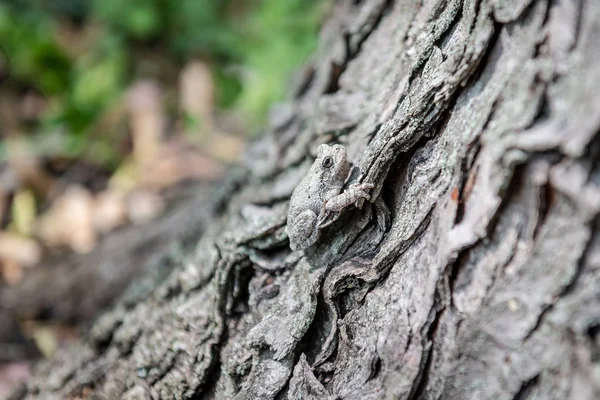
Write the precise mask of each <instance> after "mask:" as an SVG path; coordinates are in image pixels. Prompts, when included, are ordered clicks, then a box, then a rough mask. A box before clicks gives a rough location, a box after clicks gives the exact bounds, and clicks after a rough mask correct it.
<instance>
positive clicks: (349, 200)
mask: <svg viewBox="0 0 600 400" xmlns="http://www.w3.org/2000/svg"><path fill="white" fill-rule="evenodd" d="M374 186H375V185H373V184H372V183H353V184H351V185H350V186H349V187H348V189H346V190H344V192H342V193H340V194H338V195H337V196H334V197H332V198H330V199H329V200H327V201H326V202H325V206H324V208H325V211H326V212H329V213H330V212H339V211H342V210H343V209H345V208H347V207H349V206H351V205H352V204H354V203H356V202H357V201H358V200H359V199H366V200H369V199H370V198H371V196H369V193H367V192H368V190H369V189H372V188H373V187H374Z"/></svg>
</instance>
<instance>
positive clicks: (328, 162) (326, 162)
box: [322, 156, 333, 168]
mask: <svg viewBox="0 0 600 400" xmlns="http://www.w3.org/2000/svg"><path fill="white" fill-rule="evenodd" d="M322 165H323V168H331V167H332V166H333V158H331V156H327V157H325V158H324V159H323V164H322Z"/></svg>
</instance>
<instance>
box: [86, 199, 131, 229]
mask: <svg viewBox="0 0 600 400" xmlns="http://www.w3.org/2000/svg"><path fill="white" fill-rule="evenodd" d="M92 213H93V214H92V220H93V224H94V228H95V229H96V230H97V231H99V232H102V233H105V232H109V231H111V230H113V229H115V228H116V227H118V226H120V225H122V224H124V223H125V222H126V221H127V207H126V205H125V197H124V196H123V195H122V194H120V193H118V192H115V191H112V190H107V191H104V192H102V193H99V194H98V195H97V196H96V199H95V201H94V209H93V211H92Z"/></svg>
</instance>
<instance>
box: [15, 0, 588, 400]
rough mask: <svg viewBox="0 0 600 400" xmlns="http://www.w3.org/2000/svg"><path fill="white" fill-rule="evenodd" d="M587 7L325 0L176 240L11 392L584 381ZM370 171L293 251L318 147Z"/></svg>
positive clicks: (485, 391) (538, 394)
mask: <svg viewBox="0 0 600 400" xmlns="http://www.w3.org/2000/svg"><path fill="white" fill-rule="evenodd" d="M598 37H600V3H597V2H596V1H594V0H578V1H567V0H548V1H543V0H538V1H536V0H529V1H527V0H512V1H508V0H505V1H503V0H464V1H461V0H424V1H422V2H416V1H413V0H397V1H383V0H364V1H354V2H351V1H340V2H338V3H336V6H335V10H334V12H332V15H331V18H330V20H329V21H328V23H327V24H326V25H325V26H324V28H323V31H322V39H321V48H320V50H319V51H318V52H317V54H315V57H314V61H313V62H312V63H311V64H310V65H309V66H307V68H306V70H305V72H304V75H303V79H299V80H298V81H297V82H296V83H295V85H294V87H293V88H292V90H291V93H292V95H291V97H290V99H289V102H288V103H287V104H286V105H284V106H280V107H278V108H275V109H274V110H273V118H272V121H271V124H270V126H269V131H268V134H267V135H266V136H265V137H264V138H263V139H262V140H261V141H259V142H257V143H256V145H255V146H254V148H253V149H251V150H250V151H249V153H248V160H250V161H249V163H248V166H247V170H246V173H242V174H239V175H237V176H232V177H231V178H230V181H229V182H228V186H227V185H226V186H227V187H231V188H232V190H229V191H225V192H224V193H222V194H221V196H222V199H223V201H222V203H221V204H223V207H222V209H221V212H220V213H219V214H218V215H215V216H214V220H213V223H212V224H211V225H210V228H209V230H208V232H206V233H205V234H204V235H203V236H202V238H201V239H200V241H199V243H198V246H197V247H196V249H195V250H194V251H192V252H191V253H190V254H189V255H187V256H186V257H185V258H184V259H183V260H181V261H180V262H179V263H177V266H176V268H175V270H174V272H173V273H172V274H171V275H170V277H169V278H168V279H167V280H166V281H163V282H158V283H157V285H156V288H155V289H154V290H153V291H148V292H145V295H144V296H138V297H137V298H136V299H135V301H122V302H121V303H120V304H119V305H117V306H116V307H115V308H114V309H113V310H111V311H110V312H108V313H106V314H105V315H103V316H102V317H101V318H99V319H98V320H97V322H96V323H95V325H94V326H93V328H92V329H91V331H90V332H89V335H88V337H87V339H86V340H84V341H82V342H81V343H79V344H78V345H77V346H75V347H74V348H72V349H69V350H67V351H65V352H64V353H62V354H60V355H59V356H57V358H56V359H54V360H50V361H48V362H45V363H42V364H41V365H39V368H38V372H37V374H36V376H35V378H33V379H31V380H30V381H29V382H28V384H27V386H26V387H25V388H23V390H22V391H21V392H20V393H18V394H17V396H16V397H17V398H23V399H32V398H42V399H43V398H65V397H69V396H76V395H80V394H81V393H83V392H84V389H86V390H85V393H86V394H87V395H88V396H90V397H94V396H95V398H124V399H143V398H164V399H170V398H177V399H184V398H207V399H212V398H214V399H224V398H227V399H229V398H233V399H254V398H260V399H285V398H289V399H317V398H331V399H335V398H340V399H384V398H402V399H482V398H493V399H524V398H544V399H568V398H570V399H578V400H579V399H595V398H599V397H600V376H599V375H598V366H599V364H598V363H599V362H600V361H599V360H600V347H599V343H600V272H599V271H600V236H599V235H598V231H599V218H598V213H599V211H600V163H599V159H600V157H599V155H600V140H599V135H598V128H599V125H600V112H598V104H600V45H599V42H598ZM323 142H329V143H332V142H337V143H342V144H344V145H345V146H346V147H347V149H348V156H349V159H350V160H351V161H352V162H353V163H354V164H355V165H357V166H358V167H360V172H359V173H357V174H356V176H355V177H354V178H355V179H356V180H358V181H360V182H365V183H374V184H375V185H376V186H375V188H374V189H373V192H372V198H371V201H370V202H368V203H365V204H363V205H362V208H360V209H358V208H357V209H354V210H352V211H348V212H346V213H345V214H344V215H343V216H342V217H341V218H340V219H339V220H337V221H336V222H335V223H334V224H333V225H331V226H330V227H328V228H327V229H326V230H325V231H324V232H323V235H322V236H321V238H320V240H319V242H318V243H317V244H316V245H315V246H313V247H312V248H310V249H308V250H306V251H305V252H304V254H301V253H292V252H291V251H290V250H289V247H288V241H287V237H286V234H285V224H286V212H287V207H288V201H289V196H290V194H291V192H292V190H293V189H294V187H295V186H296V185H297V184H298V182H299V181H300V180H301V179H302V177H303V176H304V174H305V173H306V171H307V170H308V168H309V166H310V164H311V163H312V159H313V158H314V155H315V153H316V148H317V146H318V144H320V143H323Z"/></svg>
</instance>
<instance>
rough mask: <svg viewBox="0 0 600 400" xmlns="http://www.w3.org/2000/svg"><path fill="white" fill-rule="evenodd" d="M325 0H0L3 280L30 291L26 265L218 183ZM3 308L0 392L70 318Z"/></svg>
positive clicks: (94, 244)
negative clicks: (191, 188) (193, 187)
mask: <svg viewBox="0 0 600 400" xmlns="http://www.w3.org/2000/svg"><path fill="white" fill-rule="evenodd" d="M328 6H329V2H328V1H318V0H219V1H217V0H178V1H173V0H127V1H124V0H88V1H86V0H0V294H1V291H5V293H7V292H6V291H9V290H10V296H11V297H10V298H11V299H13V298H19V296H21V297H26V296H31V295H30V293H29V292H27V290H30V291H31V290H37V289H36V288H35V286H33V289H32V285H25V284H24V281H25V280H26V279H27V276H28V274H33V275H35V274H34V273H33V272H32V271H34V270H36V269H44V268H47V269H50V271H49V272H47V273H46V272H44V274H40V276H44V277H45V278H44V279H45V280H46V281H47V282H48V280H49V278H48V276H52V278H51V279H64V280H66V279H68V278H67V277H66V276H64V277H58V278H56V276H55V274H63V275H67V274H69V273H68V270H66V271H67V272H65V269H64V268H62V269H61V268H57V269H52V268H53V267H52V266H54V265H63V264H64V263H63V262H61V260H62V259H63V258H65V259H66V258H68V257H71V255H72V254H76V255H81V257H85V256H86V255H87V254H91V253H93V252H95V251H99V250H98V248H99V246H101V244H102V243H103V241H106V240H107V239H106V238H107V237H110V236H111V235H113V234H117V233H115V232H120V231H122V230H123V229H125V228H124V227H133V228H126V229H144V228H143V226H144V225H145V224H148V223H149V221H152V220H155V219H157V218H160V216H161V214H163V213H165V212H166V211H165V210H167V209H168V208H169V201H170V199H171V198H174V197H175V198H176V197H177V196H176V195H175V196H173V192H175V193H177V192H178V191H182V190H185V187H186V185H189V182H194V181H195V182H210V181H218V180H219V178H220V177H222V176H223V174H224V172H225V170H226V169H227V167H228V166H229V165H231V164H234V163H235V162H236V160H237V159H238V157H239V156H240V154H241V152H242V151H243V148H244V143H245V142H246V141H248V140H249V139H251V138H252V137H253V136H255V135H256V134H258V132H260V127H261V126H262V124H263V123H264V121H265V117H266V113H267V110H268V108H269V105H270V104H272V103H273V102H276V101H278V100H281V99H282V98H283V96H284V94H285V90H286V86H287V82H288V81H289V79H290V76H291V74H292V73H293V72H294V71H295V70H297V69H298V68H299V66H300V65H301V64H302V63H303V62H304V61H305V60H306V59H307V57H308V56H309V55H310V54H311V52H312V51H313V50H314V48H315V46H316V42H317V35H318V31H319V26H320V24H321V22H322V20H323V19H324V17H325V15H326V13H327V10H328ZM136 227H137V228H136ZM49 259H52V262H46V261H47V260H49ZM78 260H81V258H80V259H78ZM96 264H97V268H101V263H96ZM49 274H54V275H49ZM20 285H23V286H27V287H28V288H29V289H23V290H22V291H19V288H20ZM47 289H48V290H52V288H47ZM0 298H3V299H6V298H8V297H6V296H4V297H2V296H0ZM50 298H51V297H50ZM3 301H4V303H5V304H0V310H2V309H4V311H7V309H8V308H10V307H11V304H10V302H9V301H8V300H3ZM11 301H12V300H11ZM48 301H51V300H48ZM15 304H16V303H15ZM48 307H49V308H51V307H52V305H51V304H49V305H48ZM8 311H10V312H8V313H7V312H3V313H0V346H1V347H0V353H3V355H2V356H0V398H2V397H3V393H6V392H7V390H8V389H6V388H8V387H10V386H11V385H12V384H13V383H14V382H16V381H18V380H19V379H22V378H23V377H26V376H27V374H28V364H27V363H24V362H22V359H25V358H27V359H31V358H36V357H41V356H51V355H52V354H53V353H54V352H55V351H56V348H57V347H58V346H59V345H60V343H62V342H68V341H69V340H71V339H73V338H76V337H77V336H78V334H79V333H78V329H77V324H78V323H79V322H81V321H79V320H78V318H76V317H74V316H73V315H75V314H72V315H71V314H69V316H65V317H64V318H62V320H61V321H60V323H58V322H57V321H53V320H52V315H50V316H47V318H45V319H44V318H41V317H40V314H41V313H40V312H38V311H35V312H33V311H32V312H31V313H24V314H23V313H21V314H20V313H19V312H18V310H17V311H15V310H8ZM17 344H21V345H22V346H21V347H18V346H17ZM25 344H27V346H25ZM25 347H27V348H28V349H29V350H27V351H24V350H23V349H24V348H25ZM31 348H33V349H34V350H35V351H32V350H31ZM9 350H10V351H9Z"/></svg>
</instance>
